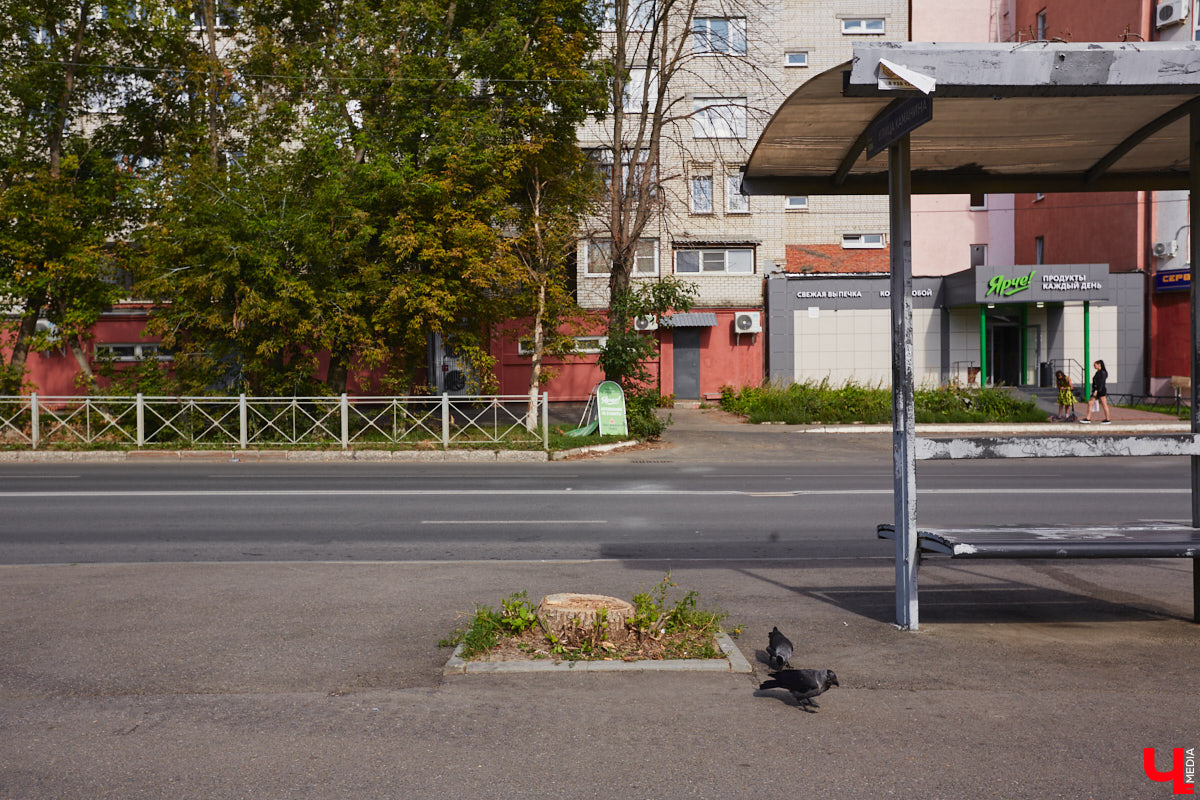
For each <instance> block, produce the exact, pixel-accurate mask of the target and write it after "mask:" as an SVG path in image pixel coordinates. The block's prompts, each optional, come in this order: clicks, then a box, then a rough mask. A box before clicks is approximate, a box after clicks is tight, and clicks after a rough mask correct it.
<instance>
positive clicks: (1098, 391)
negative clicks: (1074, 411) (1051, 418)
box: [1079, 359, 1110, 425]
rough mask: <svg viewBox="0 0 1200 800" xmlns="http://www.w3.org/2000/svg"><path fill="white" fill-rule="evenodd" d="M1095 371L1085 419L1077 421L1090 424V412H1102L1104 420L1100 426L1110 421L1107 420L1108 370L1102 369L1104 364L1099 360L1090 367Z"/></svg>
mask: <svg viewBox="0 0 1200 800" xmlns="http://www.w3.org/2000/svg"><path fill="white" fill-rule="evenodd" d="M1092 366H1093V367H1095V369H1096V374H1094V375H1092V402H1091V403H1090V404H1089V405H1088V413H1087V417H1085V418H1084V419H1081V420H1079V421H1080V422H1085V423H1086V422H1091V421H1092V411H1094V410H1095V411H1099V410H1101V409H1103V410H1104V419H1103V420H1101V421H1100V422H1101V424H1102V425H1107V424H1108V423H1109V422H1110V420H1109V418H1108V370H1106V369H1105V368H1104V362H1103V361H1102V360H1100V359H1097V360H1096V363H1095V364H1093V365H1092Z"/></svg>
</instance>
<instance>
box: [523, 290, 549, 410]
mask: <svg viewBox="0 0 1200 800" xmlns="http://www.w3.org/2000/svg"><path fill="white" fill-rule="evenodd" d="M545 315H546V282H545V281H544V280H543V281H542V282H541V284H539V285H538V295H537V311H536V312H535V313H534V315H533V348H532V349H533V358H532V361H531V363H530V370H529V406H528V408H527V409H526V411H525V427H526V428H527V429H529V430H531V431H536V430H537V428H538V413H537V410H538V390H539V389H541V388H542V359H543V357H544V356H545V350H546V332H545V330H543V328H544V325H545V321H544V320H545Z"/></svg>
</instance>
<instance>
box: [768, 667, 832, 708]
mask: <svg viewBox="0 0 1200 800" xmlns="http://www.w3.org/2000/svg"><path fill="white" fill-rule="evenodd" d="M770 675H771V680H768V681H763V682H762V684H760V685H759V687H758V688H759V690H760V691H761V690H763V689H787V690H788V691H789V692H791V693H792V696H793V697H795V698H796V700H797V701H798V702H799V704H800V707H801V708H803V709H804V710H805V711H809V712H810V713H811V709H810V708H809V707H810V706H811V707H813V708H816V707H817V702H816V701H815V700H813V698H814V697H816V696H817V695H819V694H821V693H822V692H824V691H825V690H826V689H828V688H829V687H830V686H839V685H840V684H839V683H838V679H837V675H834V674H833V670H831V669H781V670H778V671H776V672H772V673H770Z"/></svg>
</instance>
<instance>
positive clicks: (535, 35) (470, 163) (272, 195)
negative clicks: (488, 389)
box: [145, 0, 588, 392]
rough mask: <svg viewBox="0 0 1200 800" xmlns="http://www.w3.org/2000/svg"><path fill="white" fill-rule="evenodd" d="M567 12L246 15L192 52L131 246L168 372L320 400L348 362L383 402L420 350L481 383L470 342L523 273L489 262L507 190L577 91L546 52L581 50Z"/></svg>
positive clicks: (481, 342) (418, 5)
mask: <svg viewBox="0 0 1200 800" xmlns="http://www.w3.org/2000/svg"><path fill="white" fill-rule="evenodd" d="M583 8H584V6H583V4H582V3H564V2H557V3H552V2H548V0H538V1H537V2H535V1H534V0H511V1H510V2H506V3H499V4H497V3H484V2H481V1H480V2H459V3H454V4H450V5H449V6H443V5H441V4H432V3H427V2H421V1H420V0H402V2H399V3H395V4H388V5H387V6H385V7H379V6H378V4H374V3H369V2H363V1H362V0H342V1H341V2H329V3H322V4H320V5H314V4H309V3H300V2H265V3H260V4H254V5H252V6H249V7H247V8H246V9H245V10H244V12H243V14H242V16H241V17H240V18H239V20H238V21H237V25H238V32H237V33H238V38H239V41H240V42H242V43H243V45H244V46H243V47H241V48H238V49H229V50H227V51H224V52H221V51H219V49H218V48H210V52H209V53H208V54H207V56H208V62H207V64H206V65H204V66H203V68H202V69H198V70H197V72H199V73H200V74H202V75H203V76H204V80H203V81H202V84H201V86H200V89H199V91H200V92H201V93H205V92H207V95H208V100H207V102H206V109H207V112H208V113H207V115H206V118H205V120H202V122H203V123H204V124H201V125H198V126H197V127H196V128H195V129H194V131H193V133H192V135H191V141H190V143H189V142H181V144H180V145H179V146H178V147H177V148H175V150H174V151H173V153H172V154H171V156H170V158H169V159H168V163H167V164H166V169H165V174H167V175H169V176H170V177H169V179H168V180H165V181H164V182H163V185H162V188H163V194H162V198H161V208H160V212H159V213H158V214H156V215H155V223H154V225H153V226H152V228H151V229H149V230H148V231H147V235H146V237H145V242H146V248H147V252H148V253H150V254H151V255H152V258H151V259H150V264H151V272H150V275H149V277H148V279H147V281H146V283H145V286H146V287H147V291H151V292H153V293H154V296H155V297H158V298H161V299H164V300H168V299H169V300H170V303H169V304H164V306H163V308H162V310H161V312H160V313H159V314H157V315H156V318H155V320H154V326H155V330H157V331H159V332H161V333H162V335H163V336H164V340H166V341H167V342H168V344H174V345H176V350H177V356H176V358H177V363H179V364H180V365H181V368H182V369H186V370H190V373H191V374H194V375H195V380H196V381H197V382H199V383H202V384H211V383H212V382H214V381H216V382H220V381H221V380H222V379H224V380H229V379H235V380H240V381H241V382H242V385H243V386H245V387H247V388H248V389H251V390H255V391H257V390H271V391H299V390H301V389H306V390H307V389H311V390H314V391H329V392H338V391H343V390H344V388H345V386H346V382H347V373H348V369H349V367H350V365H351V364H352V363H361V364H364V365H366V366H377V367H387V369H388V380H389V385H391V386H404V385H408V384H411V383H412V382H414V380H415V375H416V368H417V366H418V365H419V364H420V363H421V362H422V361H423V360H424V358H425V354H426V343H427V339H428V336H429V335H430V334H432V333H440V334H442V336H443V338H444V339H445V340H446V341H448V342H449V343H450V344H451V345H452V346H453V347H454V348H455V349H456V350H457V351H459V352H460V353H461V354H463V355H464V356H465V357H466V358H467V359H468V360H470V361H471V363H472V365H473V366H474V367H475V370H474V371H475V373H476V374H477V375H480V376H486V375H488V374H490V373H489V371H488V366H489V355H488V347H487V345H488V340H487V332H488V330H489V328H490V326H491V325H493V324H494V323H496V322H497V321H499V320H500V319H502V318H503V315H504V313H505V312H506V310H507V308H508V306H507V304H506V303H505V302H503V300H504V298H506V297H507V296H508V295H509V294H511V292H512V287H513V286H515V285H517V284H518V283H519V281H520V280H521V279H522V277H523V276H522V273H521V271H520V269H519V264H518V263H517V261H516V260H515V259H513V258H511V257H505V256H506V253H509V251H508V250H507V248H506V246H505V236H506V233H507V230H508V223H509V222H510V221H511V220H512V219H513V216H514V212H513V211H512V198H513V196H514V193H515V187H516V186H517V185H518V184H519V182H520V179H521V176H522V175H526V174H528V165H529V164H530V163H531V161H532V160H533V159H535V158H536V157H537V154H538V153H540V152H541V151H542V150H543V149H544V148H543V145H542V140H543V137H547V136H548V137H549V138H551V139H555V138H556V137H557V139H561V138H562V137H563V135H564V133H563V132H565V131H569V130H570V129H571V123H570V120H571V119H572V118H573V117H572V114H574V113H575V112H573V111H570V110H569V107H570V106H571V104H574V103H576V102H577V101H576V100H575V99H574V96H575V95H579V94H582V92H583V89H581V88H580V87H577V86H576V85H575V80H574V78H569V79H563V80H559V79H558V77H557V76H556V73H555V72H554V71H553V70H554V69H556V68H557V66H556V64H555V60H554V59H555V58H557V59H559V60H561V59H562V58H563V56H553V57H549V58H548V57H547V50H546V44H547V43H558V44H563V43H566V44H570V45H572V46H571V47H564V49H563V50H562V52H563V53H565V54H566V58H568V59H575V60H578V59H579V58H580V55H579V54H580V53H586V52H587V51H588V48H587V47H586V46H584V45H585V43H586V36H585V35H584V32H585V31H586V30H587V29H586V26H584V25H583V24H582V23H581V22H579V20H580V19H581V18H582V14H583ZM568 22H569V23H570V24H569V25H568ZM534 23H536V24H534ZM577 41H578V42H579V43H576V42H577ZM543 62H545V63H543ZM217 75H221V76H226V77H225V78H224V79H223V80H214V76H217ZM552 105H553V106H554V107H555V108H557V109H558V110H559V111H560V112H561V111H562V110H563V109H564V108H567V109H568V113H564V114H561V117H562V118H559V119H555V115H554V114H551V113H548V110H547V109H548V107H549V106H552ZM213 137H215V138H216V139H217V144H216V145H215V146H213V145H211V140H212V138H213ZM214 152H216V153H218V154H219V153H223V152H233V153H236V157H235V158H222V157H218V158H214V157H213V153H214ZM322 351H327V352H328V353H329V369H328V370H327V373H326V376H325V379H324V381H323V382H320V383H319V382H317V381H316V380H314V378H313V375H314V372H315V370H314V367H315V365H316V361H317V356H318V354H319V353H320V352H322Z"/></svg>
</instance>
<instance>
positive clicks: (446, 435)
mask: <svg viewBox="0 0 1200 800" xmlns="http://www.w3.org/2000/svg"><path fill="white" fill-rule="evenodd" d="M442 449H443V450H449V449H450V395H449V394H447V393H446V392H442Z"/></svg>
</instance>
